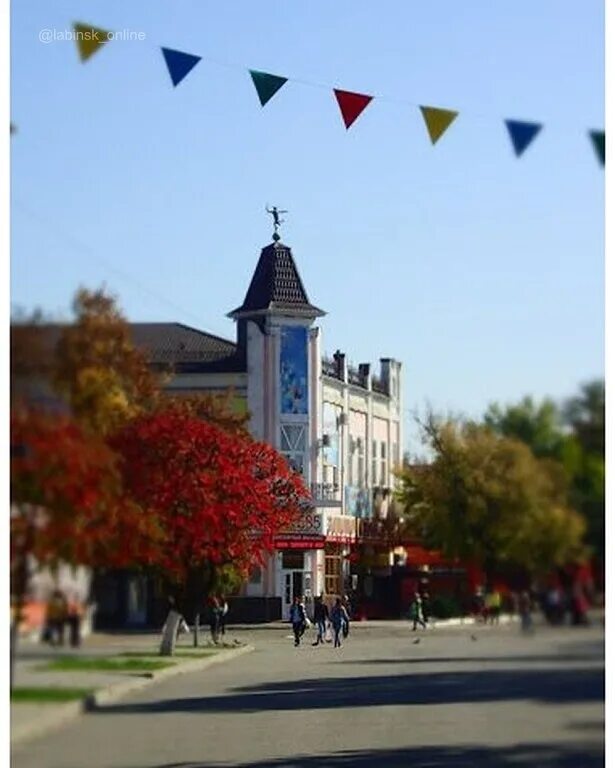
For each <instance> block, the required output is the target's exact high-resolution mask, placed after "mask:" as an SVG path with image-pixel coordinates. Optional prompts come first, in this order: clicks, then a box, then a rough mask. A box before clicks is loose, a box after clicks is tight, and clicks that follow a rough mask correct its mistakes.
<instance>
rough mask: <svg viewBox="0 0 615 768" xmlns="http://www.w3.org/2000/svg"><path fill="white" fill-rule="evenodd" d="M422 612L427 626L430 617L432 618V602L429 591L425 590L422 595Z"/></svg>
mask: <svg viewBox="0 0 615 768" xmlns="http://www.w3.org/2000/svg"><path fill="white" fill-rule="evenodd" d="M421 612H422V614H423V621H424V622H425V625H426V626H427V625H428V624H429V619H430V618H431V603H430V600H429V592H423V594H422V595H421Z"/></svg>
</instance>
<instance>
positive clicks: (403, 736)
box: [12, 623, 604, 768]
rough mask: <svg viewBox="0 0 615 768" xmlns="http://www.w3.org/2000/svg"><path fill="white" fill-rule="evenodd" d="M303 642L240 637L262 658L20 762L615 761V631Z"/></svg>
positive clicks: (508, 630)
mask: <svg viewBox="0 0 615 768" xmlns="http://www.w3.org/2000/svg"><path fill="white" fill-rule="evenodd" d="M289 634H290V633H289V631H288V628H275V629H274V628H267V629H252V630H241V631H239V630H235V631H233V630H230V631H229V635H230V637H231V638H234V637H237V638H239V639H241V640H242V641H247V642H250V643H252V644H253V645H255V646H256V651H255V652H253V653H250V654H247V655H245V656H242V657H240V658H238V659H237V660H236V661H233V662H231V663H228V664H224V665H220V666H216V667H212V668H211V669H208V670H205V671H203V672H202V673H200V674H198V675H194V676H188V675H180V676H178V677H175V678H172V679H170V680H168V681H165V682H161V683H159V684H156V685H152V686H151V687H149V688H147V689H146V690H144V691H142V692H140V693H138V694H135V695H133V696H130V697H127V698H126V699H123V700H121V701H119V702H118V703H116V704H114V705H110V706H108V707H106V708H104V709H103V710H100V711H98V712H95V713H91V714H87V715H84V716H83V717H80V718H79V719H78V720H76V721H74V722H72V723H71V724H70V725H66V726H65V727H64V728H62V729H61V730H58V731H56V732H54V733H50V734H48V735H47V736H44V737H41V738H38V739H37V740H35V741H32V742H30V743H28V744H25V745H23V746H22V747H19V748H17V749H16V750H15V751H14V753H13V761H12V766H13V768H86V767H87V768H199V766H208V768H213V767H214V766H255V767H256V768H273V767H274V766H280V768H281V767H282V766H298V767H301V768H316V766H332V767H333V768H338V767H341V766H343V767H344V768H350V767H351V766H360V767H362V768H367V766H376V767H379V766H399V767H400V768H401V766H412V767H413V768H421V767H424V768H427V767H429V768H449V767H450V766H456V767H457V766H463V767H466V766H467V768H474V767H475V766H485V767H486V766H489V768H505V767H506V768H508V767H510V768H513V766H514V767H517V766H527V767H528V768H529V766H532V767H535V768H543V767H544V766H558V768H559V767H560V766H566V768H594V767H595V766H601V765H603V761H604V757H603V749H604V747H603V742H604V734H603V724H604V703H603V701H604V682H603V671H604V630H603V629H602V627H598V626H593V627H589V628H585V627H579V628H577V627H562V628H551V627H546V626H539V627H538V628H537V631H536V633H535V634H534V635H533V636H529V637H527V636H522V634H521V632H520V630H519V627H518V625H516V624H513V625H507V626H502V627H496V628H493V627H484V626H478V627H474V626H465V627H446V628H442V629H435V630H429V631H427V632H424V631H422V632H421V631H419V632H416V633H413V632H411V631H410V628H409V626H408V625H407V624H404V623H391V624H390V625H386V626H376V627H362V626H354V627H353V629H352V632H351V636H350V637H349V638H348V641H347V642H346V643H345V644H344V646H343V647H342V648H341V649H334V648H333V647H331V645H326V646H320V647H317V648H314V647H312V645H311V642H312V640H313V637H314V635H313V630H309V631H308V633H306V636H305V637H304V642H303V644H302V645H301V647H299V648H294V647H293V642H292V640H291V639H290V638H289ZM418 638H420V642H418V643H416V642H415V640H416V639H418Z"/></svg>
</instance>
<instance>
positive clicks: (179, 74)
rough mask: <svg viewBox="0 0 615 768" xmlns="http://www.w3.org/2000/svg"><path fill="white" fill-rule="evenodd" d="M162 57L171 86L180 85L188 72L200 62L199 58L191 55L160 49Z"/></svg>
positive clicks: (169, 49)
mask: <svg viewBox="0 0 615 768" xmlns="http://www.w3.org/2000/svg"><path fill="white" fill-rule="evenodd" d="M162 55H163V56H164V60H165V61H166V63H167V67H168V69H169V74H170V75H171V80H172V81H173V85H177V84H178V83H181V81H182V80H183V79H184V77H186V75H187V74H188V72H190V71H191V70H192V69H193V68H194V67H196V65H197V64H198V63H199V61H200V60H201V57H200V56H193V55H192V54H191V53H183V52H182V51H174V50H173V49H172V48H162Z"/></svg>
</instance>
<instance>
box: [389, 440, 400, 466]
mask: <svg viewBox="0 0 615 768" xmlns="http://www.w3.org/2000/svg"><path fill="white" fill-rule="evenodd" d="M391 451H392V453H391V464H394V465H395V466H397V465H398V464H399V458H398V456H397V443H393V445H392V446H391Z"/></svg>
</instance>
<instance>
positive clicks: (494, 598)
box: [489, 589, 502, 624]
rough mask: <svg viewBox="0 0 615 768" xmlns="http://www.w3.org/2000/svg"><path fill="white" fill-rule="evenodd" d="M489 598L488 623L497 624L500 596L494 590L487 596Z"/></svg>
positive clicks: (500, 608)
mask: <svg viewBox="0 0 615 768" xmlns="http://www.w3.org/2000/svg"><path fill="white" fill-rule="evenodd" d="M489 598H490V600H489V623H490V624H499V623H500V611H501V610H502V595H501V594H500V593H499V592H498V590H497V589H494V590H493V592H491V594H490V595H489Z"/></svg>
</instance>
